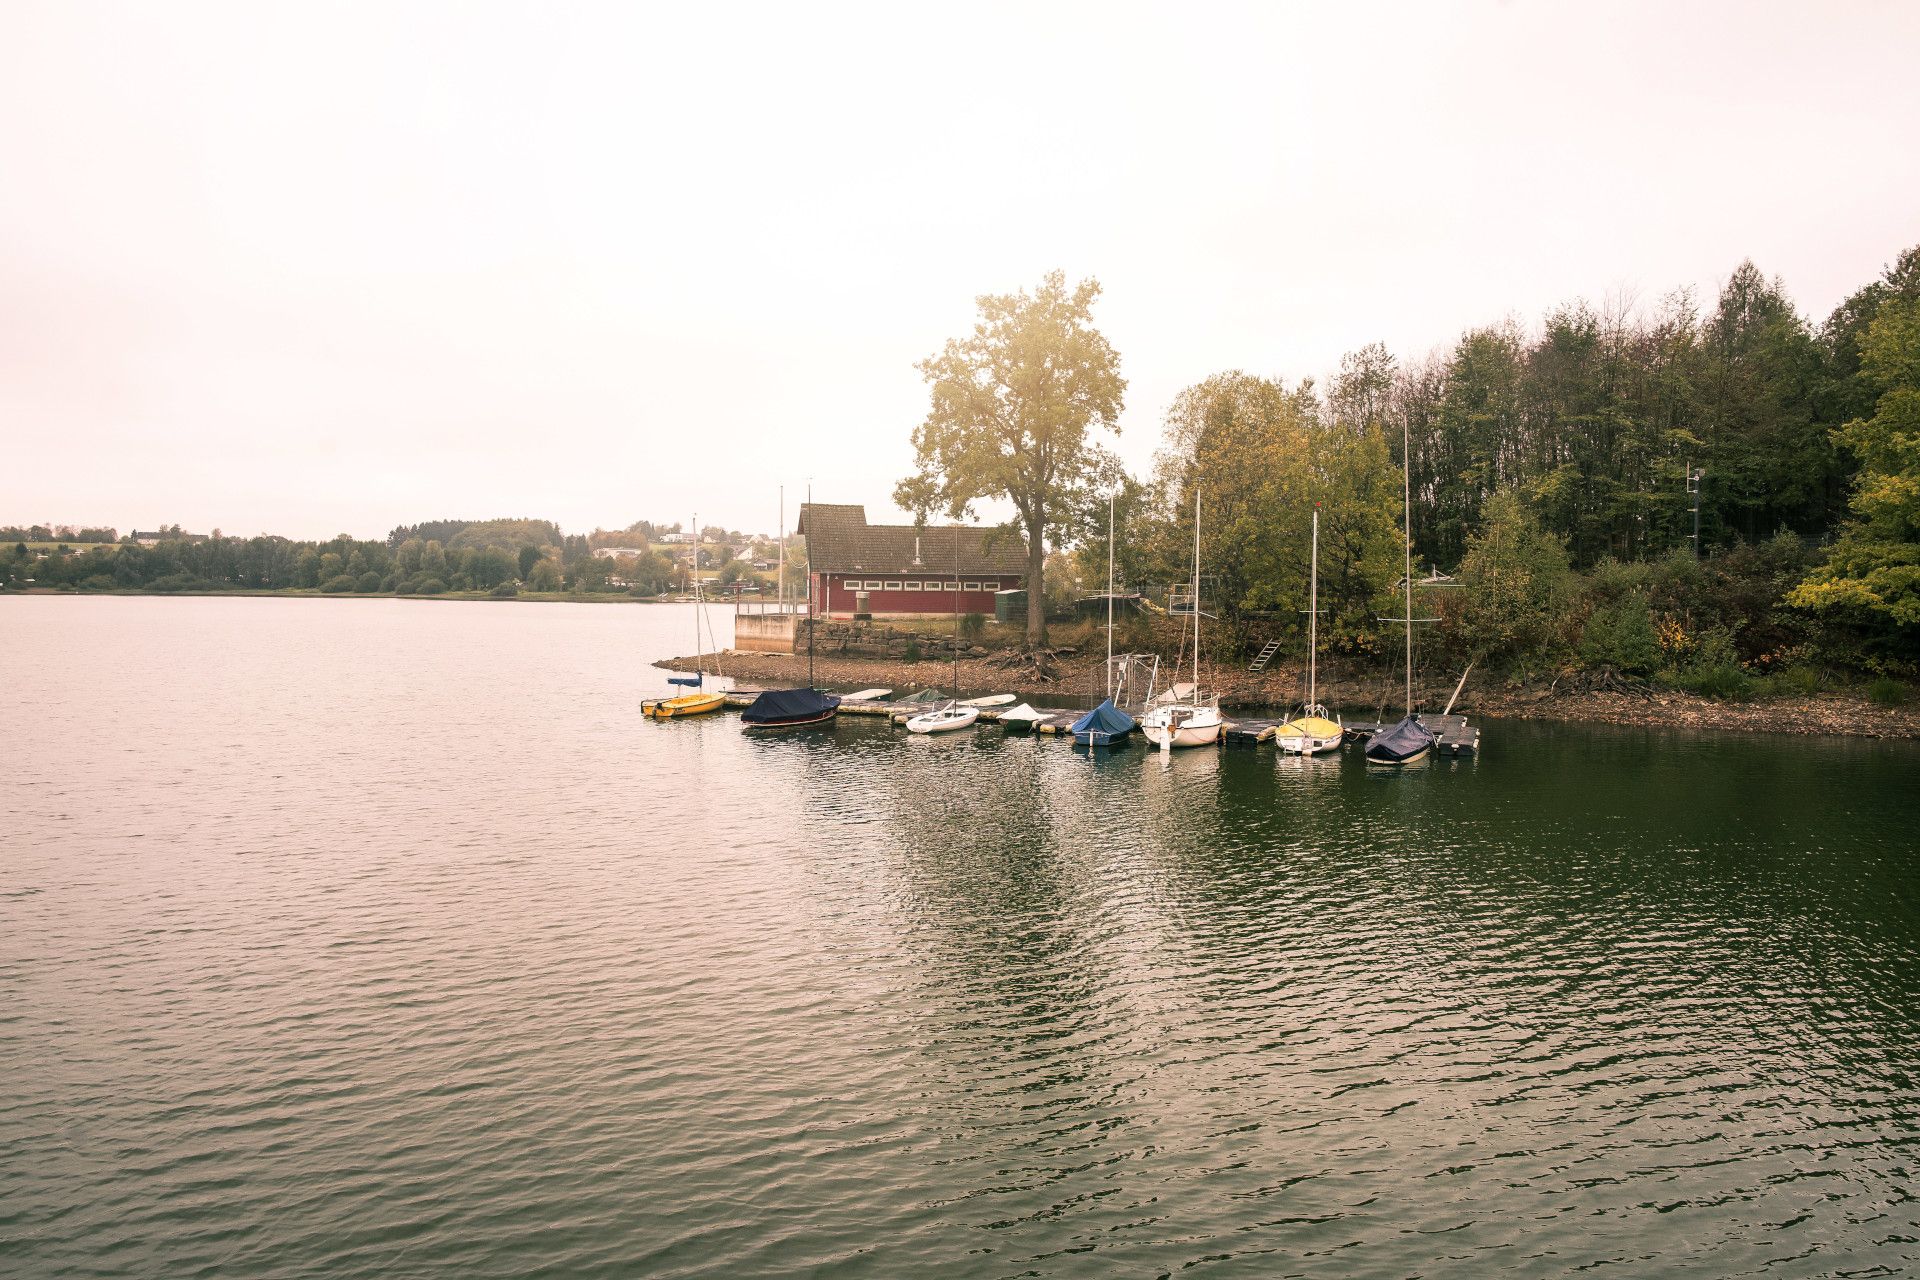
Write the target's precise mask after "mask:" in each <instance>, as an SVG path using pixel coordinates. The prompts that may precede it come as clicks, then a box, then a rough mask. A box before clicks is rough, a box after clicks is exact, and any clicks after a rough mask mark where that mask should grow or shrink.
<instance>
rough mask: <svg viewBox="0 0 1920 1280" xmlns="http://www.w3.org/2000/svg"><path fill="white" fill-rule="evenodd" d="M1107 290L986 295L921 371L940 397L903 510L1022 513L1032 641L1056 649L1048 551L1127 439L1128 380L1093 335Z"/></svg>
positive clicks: (1051, 286) (1107, 475)
mask: <svg viewBox="0 0 1920 1280" xmlns="http://www.w3.org/2000/svg"><path fill="white" fill-rule="evenodd" d="M1099 296H1100V284H1099V282H1098V281H1095V280H1083V281H1081V282H1080V283H1078V284H1076V285H1073V286H1071V287H1069V286H1068V284H1067V281H1066V277H1065V275H1064V274H1063V273H1061V272H1059V271H1054V272H1051V273H1049V274H1048V275H1047V277H1046V278H1045V279H1044V280H1042V281H1041V282H1040V287H1039V288H1038V289H1036V290H1034V291H1033V292H1032V293H1027V292H1025V291H1024V290H1023V291H1021V292H1019V293H1010V294H986V295H983V296H981V297H980V298H978V299H976V302H977V303H978V305H979V308H980V318H979V320H978V321H977V322H976V323H975V325H974V327H973V332H972V333H971V334H969V335H968V336H967V337H965V338H955V339H952V340H950V341H949V342H948V343H947V345H946V348H945V349H944V350H942V351H941V352H940V353H939V354H937V355H934V356H930V357H928V358H927V359H925V360H923V361H921V362H920V364H919V366H918V367H919V369H920V372H921V375H922V376H923V377H925V378H926V380H927V384H928V386H929V388H930V391H931V401H932V403H931V404H930V405H929V407H928V410H927V416H926V418H925V420H924V421H922V422H921V424H920V425H919V426H918V427H916V428H915V429H914V432H913V447H914V453H915V462H916V467H917V469H916V471H915V473H914V474H913V475H911V476H909V477H908V478H906V479H905V480H902V481H901V482H900V483H899V485H898V486H896V488H895V489H894V501H895V502H897V503H898V504H899V505H900V506H902V507H903V508H906V509H907V510H910V511H913V512H915V513H916V514H917V515H918V516H919V517H920V518H921V519H923V520H924V519H925V518H926V517H927V515H928V513H930V512H932V511H935V510H939V511H943V512H944V513H945V514H946V515H947V516H948V517H949V518H952V519H959V518H961V517H963V516H965V515H968V514H969V513H971V511H972V510H973V508H974V505H975V504H976V503H978V502H981V501H983V500H995V499H998V500H1003V501H1005V502H1007V503H1009V504H1011V505H1012V507H1013V509H1014V512H1015V516H1014V519H1013V520H1012V521H1010V522H1009V524H1010V526H1012V529H1013V530H1017V531H1018V532H1019V533H1021V534H1024V535H1025V537H1026V540H1027V598H1028V600H1029V601H1030V602H1031V605H1030V607H1029V608H1028V610H1027V640H1028V643H1030V644H1040V643H1042V642H1044V641H1045V639H1046V611H1045V609H1044V608H1043V607H1041V603H1040V602H1041V601H1042V600H1044V599H1045V594H1046V554H1047V553H1046V546H1047V542H1048V540H1049V539H1055V540H1059V539H1061V538H1062V537H1064V536H1065V535H1066V534H1067V533H1068V532H1069V531H1070V530H1071V529H1072V528H1073V527H1074V525H1075V523H1076V522H1077V521H1079V520H1080V519H1081V518H1082V517H1083V515H1084V513H1085V511H1086V510H1088V509H1089V507H1090V506H1091V505H1092V500H1093V496H1094V494H1095V493H1096V492H1099V491H1101V490H1102V488H1103V486H1110V485H1112V484H1115V483H1117V481H1118V479H1119V464H1118V462H1117V460H1116V459H1115V458H1114V456H1113V454H1112V453H1111V452H1110V451H1109V450H1108V449H1107V448H1106V446H1105V443H1104V441H1103V440H1102V439H1101V436H1100V433H1102V432H1106V433H1117V432H1118V431H1119V426H1118V419H1119V416H1120V408H1121V403H1122V398H1123V396H1124V395H1125V393H1126V389H1127V384H1126V380H1125V379H1124V378H1122V377H1121V376H1120V357H1119V356H1118V355H1117V354H1116V353H1115V351H1114V349H1113V347H1112V346H1110V345H1109V344H1108V342H1107V340H1106V338H1105V337H1103V336H1102V335H1101V333H1100V331H1099V330H1098V329H1096V328H1094V327H1093V314H1092V313H1093V303H1094V300H1095V299H1096V298H1098V297H1099Z"/></svg>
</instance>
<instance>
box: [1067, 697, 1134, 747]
mask: <svg viewBox="0 0 1920 1280" xmlns="http://www.w3.org/2000/svg"><path fill="white" fill-rule="evenodd" d="M1137 727H1138V726H1137V725H1136V724H1135V723H1134V719H1133V717H1132V716H1130V715H1128V714H1127V713H1126V712H1124V711H1122V710H1121V709H1120V708H1118V707H1116V706H1114V705H1113V699H1112V698H1108V699H1107V700H1106V701H1105V702H1103V703H1101V704H1100V705H1099V706H1097V707H1095V708H1094V709H1093V710H1091V711H1089V712H1087V714H1085V715H1083V716H1081V717H1080V718H1079V719H1078V720H1075V721H1074V722H1073V740H1074V743H1075V744H1076V745H1078V746H1082V747H1117V746H1121V745H1123V744H1124V743H1125V742H1126V740H1127V739H1128V737H1130V736H1131V735H1132V733H1133V731H1134V729H1136V728H1137Z"/></svg>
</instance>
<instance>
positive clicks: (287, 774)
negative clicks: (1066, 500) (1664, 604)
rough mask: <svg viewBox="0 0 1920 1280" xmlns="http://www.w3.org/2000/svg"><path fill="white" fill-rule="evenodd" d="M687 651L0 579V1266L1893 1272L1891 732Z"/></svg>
mask: <svg viewBox="0 0 1920 1280" xmlns="http://www.w3.org/2000/svg"><path fill="white" fill-rule="evenodd" d="M690 634H691V625H690V623H689V622H688V621H687V618H686V614H685V611H684V610H682V609H677V608H668V607H661V608H642V607H634V608H604V607H577V608H576V607H571V606H564V605H490V604H479V603H475V604H461V603H448V602H403V601H318V600H314V601H307V600H167V599H54V598H40V597H36V598H27V599H11V600H0V635H4V638H5V641H6V646H5V647H6V653H7V655H8V663H7V671H6V680H5V681H4V682H3V683H4V688H3V689H0V723H4V725H5V726H6V732H5V734H4V740H3V741H0V831H3V832H4V836H3V837H0V849H3V850H4V854H3V856H0V1153H3V1158H0V1273H3V1274H5V1275H8V1276H15V1275H18V1276H30V1277H39V1276H94V1275H140V1276H182V1275H203V1276H214V1275H218V1276H243V1277H253V1276H320V1275H325V1276H359V1275H368V1276H372V1275H380V1276H395V1275H436V1276H437V1275H447V1276H510V1275H512V1276H518V1275H554V1276H560V1275H584V1276H727V1277H739V1276H776V1275H780V1276H785V1275H816V1276H873V1277H893V1276H903V1275H918V1274H929V1275H940V1276H961V1277H974V1276H978V1277H1002V1276H1008V1277H1011V1276H1048V1277H1053V1276H1114V1275H1123V1276H1134V1275H1139V1276H1155V1275H1174V1274H1180V1275H1185V1274H1195V1275H1202V1276H1261V1277H1266V1276H1281V1275H1341V1276H1349V1275H1350V1276H1383V1277H1384V1276H1410V1275H1422V1276H1488V1275H1515V1276H1559V1275H1570V1274H1573V1273H1576V1272H1583V1271H1586V1270H1589V1269H1594V1268H1598V1267H1601V1266H1603V1265H1609V1266H1610V1267H1611V1269H1612V1270H1613V1271H1614V1272H1615V1273H1617V1274H1627V1275H1659V1276H1667V1275H1699V1276H1732V1275H1768V1276H1811V1275H1842V1274H1845V1275H1891V1274H1902V1273H1904V1272H1906V1271H1908V1270H1910V1269H1912V1268H1913V1267H1914V1265H1915V1259H1916V1257H1917V1256H1920V1206H1917V1205H1916V1203H1915V1201H1914V1199H1913V1194H1912V1192H1911V1190H1910V1188H1911V1187H1912V1185H1913V1182H1914V1168H1913V1160H1914V1153H1915V1149H1916V1148H1915V1143H1916V1140H1917V1139H1920V1125H1917V1124H1916V1122H1917V1121H1920V1085H1917V1084H1916V1079H1917V1076H1916V1068H1917V1067H1920V991H1917V990H1916V987H1920V976H1917V973H1916V966H1915V960H1916V956H1917V955H1920V910H1917V909H1916V902H1915V889H1914V885H1915V873H1916V870H1920V851H1917V850H1916V839H1915V835H1914V832H1915V830H1916V825H1917V823H1916V820H1917V819H1920V788H1916V786H1915V778H1916V766H1920V751H1916V750H1915V749H1914V748H1913V747H1912V746H1909V745H1904V744H1880V743H1872V742H1850V741H1840V740H1822V739H1801V738H1791V739H1789V738H1768V737H1758V736H1741V735H1705V734H1686V733H1677V732H1659V731H1642V730H1625V729H1606V728H1570V727H1551V726H1541V725H1529V724H1521V723H1498V722H1488V723H1487V724H1486V725H1485V730H1486V736H1485V740H1484V750H1483V754H1482V755H1481V757H1480V758H1479V759H1478V760H1473V761H1458V762H1456V761H1437V762H1435V763H1434V764H1432V765H1431V766H1429V767H1426V768H1417V769H1413V770H1409V771H1406V772H1404V773H1398V772H1382V771H1372V772H1369V771H1368V770H1367V769H1365V768H1364V767H1363V766H1362V765H1361V764H1360V762H1359V761H1358V760H1357V759H1356V758H1352V757H1349V758H1347V759H1345V760H1340V759H1334V760H1315V761H1299V760H1281V759H1278V758H1277V757H1276V756H1275V755H1274V754H1273V753H1272V752H1271V751H1268V750H1229V751H1224V752H1194V753H1183V754H1177V755H1175V756H1173V757H1171V758H1170V759H1163V758H1162V757H1160V756H1159V755H1157V754H1153V753H1149V752H1146V751H1140V750H1133V751H1125V752H1117V753H1113V754H1111V755H1102V756H1098V757H1093V758H1089V757H1088V756H1087V755H1086V754H1085V753H1079V752H1075V751H1074V750H1072V749H1070V748H1068V747H1066V746H1064V745H1062V744H1060V743H1058V742H1050V741H1036V740H1030V739H1010V738H1006V737H1003V736H1002V735H1001V733H1000V732H999V731H998V730H997V729H991V728H982V729H980V730H977V731H969V732H967V733H964V734H957V735H952V736H949V737H946V738H941V739H934V740H928V739H923V738H910V737H909V736H908V735H905V734H903V733H900V732H897V731H894V730H891V729H889V728H888V727H887V726H885V725H884V724H883V723H876V722H873V721H856V720H853V719H851V718H849V719H847V720H844V721H843V722H842V723H841V724H840V725H839V726H838V727H837V728H835V729H833V730H831V731H827V732H822V733H811V734H804V735H800V736H794V737H788V738H780V739H771V740H760V741H754V740H748V739H746V738H744V737H743V735H742V734H741V733H740V731H739V725H738V721H737V719H735V718H734V717H732V716H721V717H714V718H709V719H706V720H699V721H691V722H675V723H669V724H653V723H648V722H645V721H643V720H642V719H641V718H640V716H639V715H638V712H637V709H636V708H637V702H638V699H639V697H640V696H641V695H642V694H643V693H652V692H658V691H660V690H661V689H663V688H664V680H663V675H662V673H660V672H658V671H654V670H651V669H650V668H649V667H648V665H647V662H648V660H649V659H650V658H651V657H653V656H655V655H658V654H663V653H668V652H673V651H675V650H677V649H684V648H685V647H686V645H685V640H686V636H687V635H690Z"/></svg>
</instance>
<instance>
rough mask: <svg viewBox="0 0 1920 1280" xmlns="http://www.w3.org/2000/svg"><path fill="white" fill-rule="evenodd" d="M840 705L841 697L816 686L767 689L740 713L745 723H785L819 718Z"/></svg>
mask: <svg viewBox="0 0 1920 1280" xmlns="http://www.w3.org/2000/svg"><path fill="white" fill-rule="evenodd" d="M839 705H840V699H839V698H838V697H836V696H835V695H833V694H831V693H822V692H820V691H819V690H818V689H769V690H767V691H766V692H765V693H763V694H761V695H760V696H759V697H757V698H755V699H754V700H753V705H752V706H750V707H748V708H747V709H746V710H745V711H744V712H742V713H741V715H740V718H741V719H742V720H744V721H745V722H746V723H748V724H788V723H791V722H794V721H800V720H818V719H819V718H820V717H821V716H824V715H826V714H827V712H829V711H832V710H833V709H834V708H835V707H837V706H839Z"/></svg>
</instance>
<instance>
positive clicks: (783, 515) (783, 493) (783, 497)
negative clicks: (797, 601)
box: [736, 485, 787, 643]
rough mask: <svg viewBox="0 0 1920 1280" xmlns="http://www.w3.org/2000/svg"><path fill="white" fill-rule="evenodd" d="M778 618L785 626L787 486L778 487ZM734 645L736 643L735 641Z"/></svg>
mask: <svg viewBox="0 0 1920 1280" xmlns="http://www.w3.org/2000/svg"><path fill="white" fill-rule="evenodd" d="M779 591H780V617H781V623H780V625H781V626H785V625H786V614H787V486H785V485H781V486H780V586H779ZM736 643H738V642H737V641H736Z"/></svg>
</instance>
